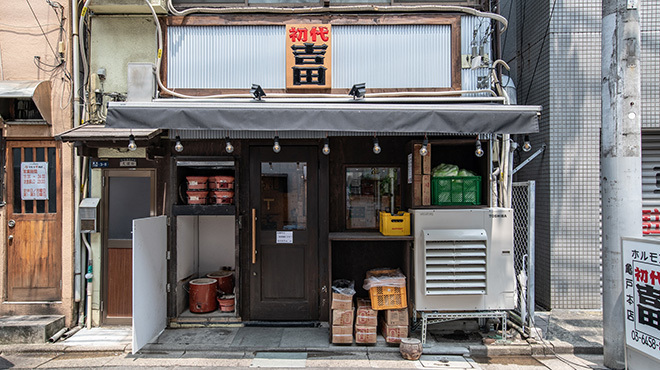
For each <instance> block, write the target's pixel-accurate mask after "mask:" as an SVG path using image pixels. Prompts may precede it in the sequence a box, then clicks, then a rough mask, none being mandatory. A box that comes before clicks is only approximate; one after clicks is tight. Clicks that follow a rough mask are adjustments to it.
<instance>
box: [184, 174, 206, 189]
mask: <svg viewBox="0 0 660 370" xmlns="http://www.w3.org/2000/svg"><path fill="white" fill-rule="evenodd" d="M186 182H187V183H188V190H207V189H208V184H209V178H208V176H186Z"/></svg>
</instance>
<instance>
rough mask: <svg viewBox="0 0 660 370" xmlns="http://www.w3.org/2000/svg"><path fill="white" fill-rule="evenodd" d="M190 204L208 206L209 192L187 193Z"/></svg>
mask: <svg viewBox="0 0 660 370" xmlns="http://www.w3.org/2000/svg"><path fill="white" fill-rule="evenodd" d="M186 195H187V196H188V204H206V202H207V200H208V196H209V192H208V191H187V192H186Z"/></svg>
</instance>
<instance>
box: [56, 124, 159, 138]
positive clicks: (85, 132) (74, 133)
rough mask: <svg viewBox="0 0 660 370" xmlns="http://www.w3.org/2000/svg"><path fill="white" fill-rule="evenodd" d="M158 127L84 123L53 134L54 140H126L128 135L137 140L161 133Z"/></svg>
mask: <svg viewBox="0 0 660 370" xmlns="http://www.w3.org/2000/svg"><path fill="white" fill-rule="evenodd" d="M161 131H162V130H161V129H158V128H143V129H125V128H111V127H106V126H104V125H92V124H86V125H82V126H78V127H75V128H72V129H70V130H68V131H64V132H62V133H60V134H57V135H55V139H56V140H62V141H64V142H74V141H87V142H89V141H118V140H121V141H126V140H128V136H129V135H131V134H132V135H133V136H135V139H137V140H151V139H153V138H154V137H156V136H157V135H158V134H160V133H161Z"/></svg>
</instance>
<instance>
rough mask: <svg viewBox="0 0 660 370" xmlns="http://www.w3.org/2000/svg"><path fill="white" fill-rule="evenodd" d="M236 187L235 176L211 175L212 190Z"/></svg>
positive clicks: (210, 185) (210, 187) (210, 184)
mask: <svg viewBox="0 0 660 370" xmlns="http://www.w3.org/2000/svg"><path fill="white" fill-rule="evenodd" d="M233 188H234V176H210V177H209V189H210V190H228V189H233Z"/></svg>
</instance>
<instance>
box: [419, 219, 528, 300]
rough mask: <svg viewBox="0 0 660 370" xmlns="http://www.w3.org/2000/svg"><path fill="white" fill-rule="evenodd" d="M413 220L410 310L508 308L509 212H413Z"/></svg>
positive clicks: (511, 283) (510, 267) (512, 281)
mask: <svg viewBox="0 0 660 370" xmlns="http://www.w3.org/2000/svg"><path fill="white" fill-rule="evenodd" d="M412 215H413V228H414V233H415V234H414V235H415V248H414V250H415V252H414V253H415V256H414V260H415V262H414V263H415V276H414V277H415V292H414V293H415V295H414V301H415V310H417V311H429V312H465V311H484V310H508V309H513V306H514V289H515V278H514V268H513V211H512V210H511V209H508V208H482V209H434V210H413V211H412Z"/></svg>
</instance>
